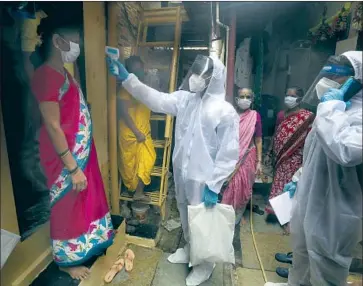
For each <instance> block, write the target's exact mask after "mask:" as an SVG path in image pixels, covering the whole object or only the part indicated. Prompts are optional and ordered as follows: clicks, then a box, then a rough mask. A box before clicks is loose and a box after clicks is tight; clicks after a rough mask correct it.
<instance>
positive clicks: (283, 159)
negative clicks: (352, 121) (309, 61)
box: [265, 87, 314, 233]
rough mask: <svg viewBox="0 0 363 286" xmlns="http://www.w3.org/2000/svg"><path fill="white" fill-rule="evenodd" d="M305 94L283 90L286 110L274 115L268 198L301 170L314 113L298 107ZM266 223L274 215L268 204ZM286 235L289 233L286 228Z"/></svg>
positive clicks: (297, 88) (298, 91)
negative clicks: (275, 118) (271, 166)
mask: <svg viewBox="0 0 363 286" xmlns="http://www.w3.org/2000/svg"><path fill="white" fill-rule="evenodd" d="M303 96H304V91H303V90H302V89H301V88H299V87H291V88H288V89H287V91H286V96H285V111H281V112H280V113H279V114H278V115H277V121H276V131H275V135H274V139H273V142H272V143H273V146H272V153H273V158H274V179H273V183H272V187H271V193H270V197H269V199H272V198H274V197H276V196H278V195H280V194H282V193H283V189H284V186H285V185H286V184H287V183H289V182H290V181H291V179H292V176H293V175H294V174H295V173H296V171H297V170H298V169H299V168H300V167H301V165H302V161H303V148H304V143H305V138H306V136H307V135H308V133H309V131H310V129H311V124H312V123H313V121H314V114H313V113H312V112H310V111H308V110H305V109H302V108H301V107H300V102H301V99H302V98H303ZM265 210H266V212H267V214H268V217H267V219H268V220H269V217H270V216H274V211H273V209H272V208H271V206H270V205H268V206H266V208H265ZM285 232H287V233H288V232H289V230H288V226H285Z"/></svg>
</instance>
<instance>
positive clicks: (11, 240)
mask: <svg viewBox="0 0 363 286" xmlns="http://www.w3.org/2000/svg"><path fill="white" fill-rule="evenodd" d="M19 241H20V236H19V235H17V234H15V233H11V232H9V231H6V230H5V229H1V268H0V269H2V268H3V266H4V264H5V262H6V260H8V258H9V256H10V253H11V252H12V251H13V250H14V248H15V246H16V245H17V244H18V242H19Z"/></svg>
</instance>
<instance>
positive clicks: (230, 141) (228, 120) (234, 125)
mask: <svg viewBox="0 0 363 286" xmlns="http://www.w3.org/2000/svg"><path fill="white" fill-rule="evenodd" d="M233 111H234V110H233ZM217 137H218V140H219V150H218V152H217V155H216V159H215V162H214V170H213V174H212V176H211V180H208V181H207V182H206V185H207V186H208V187H209V189H210V190H212V191H213V192H215V193H216V194H219V192H220V191H221V188H222V186H223V184H224V182H225V181H226V180H227V179H228V177H229V176H230V175H231V174H232V173H233V171H234V169H235V167H236V164H237V162H238V156H239V117H238V115H237V113H236V112H235V111H234V113H231V114H228V115H227V116H226V117H225V118H224V120H223V121H222V122H221V123H220V124H219V126H218V127H217Z"/></svg>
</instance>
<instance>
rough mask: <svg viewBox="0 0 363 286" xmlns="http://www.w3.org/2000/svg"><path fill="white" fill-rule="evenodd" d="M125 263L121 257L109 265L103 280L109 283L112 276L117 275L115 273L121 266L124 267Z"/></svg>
mask: <svg viewBox="0 0 363 286" xmlns="http://www.w3.org/2000/svg"><path fill="white" fill-rule="evenodd" d="M124 265H125V261H124V259H123V258H121V259H119V260H117V261H116V262H115V263H114V264H113V265H112V267H111V269H110V270H109V271H108V272H107V273H106V275H105V278H104V280H105V282H106V283H111V282H112V280H113V278H115V276H116V275H117V273H119V272H120V271H121V270H122V268H124Z"/></svg>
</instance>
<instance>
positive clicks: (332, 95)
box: [321, 88, 351, 108]
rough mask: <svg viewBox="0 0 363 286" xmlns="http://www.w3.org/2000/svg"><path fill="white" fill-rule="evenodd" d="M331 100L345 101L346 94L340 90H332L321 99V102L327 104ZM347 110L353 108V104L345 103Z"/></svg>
mask: <svg viewBox="0 0 363 286" xmlns="http://www.w3.org/2000/svg"><path fill="white" fill-rule="evenodd" d="M329 100H340V101H344V92H343V91H342V90H340V89H336V88H330V89H329V90H328V91H327V92H326V93H324V95H323V96H322V97H321V102H326V101H329ZM345 104H346V108H349V107H350V106H351V102H350V101H348V102H346V103H345Z"/></svg>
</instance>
